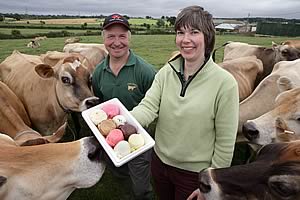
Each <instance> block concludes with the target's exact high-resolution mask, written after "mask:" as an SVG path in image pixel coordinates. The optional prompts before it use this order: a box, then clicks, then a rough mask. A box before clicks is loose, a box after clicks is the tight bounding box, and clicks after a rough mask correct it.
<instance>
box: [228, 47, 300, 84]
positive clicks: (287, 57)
mask: <svg viewBox="0 0 300 200" xmlns="http://www.w3.org/2000/svg"><path fill="white" fill-rule="evenodd" d="M245 56H256V57H257V58H258V59H260V60H261V61H262V63H263V72H262V73H261V74H259V75H258V76H257V79H256V82H255V86H257V85H258V84H259V83H260V81H261V80H262V79H264V78H265V77H266V76H267V75H269V74H270V73H271V71H272V70H273V67H274V65H275V64H276V63H277V62H279V61H292V60H295V59H298V58H300V51H299V50H298V49H296V48H294V47H291V46H287V45H277V44H275V43H273V46H272V48H267V47H263V46H258V45H250V44H247V43H241V42H228V43H226V46H225V48H224V59H223V60H224V61H226V60H230V59H235V58H240V57H245Z"/></svg>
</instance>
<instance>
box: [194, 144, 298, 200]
mask: <svg viewBox="0 0 300 200" xmlns="http://www.w3.org/2000/svg"><path fill="white" fill-rule="evenodd" d="M299 151H300V141H295V142H290V143H274V144H268V145H266V146H264V147H263V148H262V149H261V150H260V151H259V152H258V156H257V159H256V161H254V162H252V163H249V164H247V165H240V166H232V167H229V168H220V169H206V170H205V171H202V172H200V174H199V188H200V191H201V192H202V194H203V196H204V198H205V200H263V199H264V200H296V199H300V153H299Z"/></svg>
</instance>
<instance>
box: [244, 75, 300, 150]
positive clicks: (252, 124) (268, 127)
mask: <svg viewBox="0 0 300 200" xmlns="http://www.w3.org/2000/svg"><path fill="white" fill-rule="evenodd" d="M288 80H289V79H288V78H287V77H281V78H280V79H279V80H278V83H279V85H280V84H281V83H283V82H286V84H287V85H290V86H285V87H282V88H285V89H287V91H284V92H282V93H280V94H279V95H278V96H277V98H276V99H275V108H274V109H273V110H271V111H269V112H267V113H265V114H263V115H262V116H260V117H258V118H256V119H253V120H248V121H247V122H246V123H245V124H244V126H243V133H244V134H245V136H246V138H247V139H249V141H250V142H253V143H256V144H261V145H264V144H268V143H271V142H274V141H277V138H276V136H277V135H281V133H280V132H284V131H285V130H286V133H291V131H292V132H300V124H299V121H300V88H299V87H297V88H294V89H291V88H292V84H291V83H290V84H288V83H289V81H288ZM276 131H277V133H278V134H277V135H276Z"/></svg>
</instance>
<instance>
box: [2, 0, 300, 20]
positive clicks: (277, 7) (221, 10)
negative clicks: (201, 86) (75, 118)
mask: <svg viewBox="0 0 300 200" xmlns="http://www.w3.org/2000/svg"><path fill="white" fill-rule="evenodd" d="M190 5H200V6H202V7H203V8H204V9H205V10H207V11H209V12H210V13H211V14H212V15H213V16H214V17H215V18H240V17H272V18H275V17H276V18H277V17H278V18H287V19H300V0H223V1H221V0H118V1H114V0H46V1H45V0H1V2H0V13H19V14H42V15H44V14H45V15H48V14H50V15H64V14H66V15H82V16H88V15H101V14H102V15H109V14H112V13H120V14H122V15H128V16H129V17H145V16H151V17H154V18H160V17H161V16H176V15H177V13H178V12H179V11H180V9H182V8H184V7H186V6H190Z"/></svg>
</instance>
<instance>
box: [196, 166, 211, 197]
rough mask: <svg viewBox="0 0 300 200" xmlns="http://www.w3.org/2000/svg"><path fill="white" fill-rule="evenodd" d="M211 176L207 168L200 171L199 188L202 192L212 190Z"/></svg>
mask: <svg viewBox="0 0 300 200" xmlns="http://www.w3.org/2000/svg"><path fill="white" fill-rule="evenodd" d="M209 180H210V178H209V176H208V173H207V170H204V171H202V172H200V173H199V189H200V191H201V192H202V193H209V192H210V191H211V186H210V184H209Z"/></svg>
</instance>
